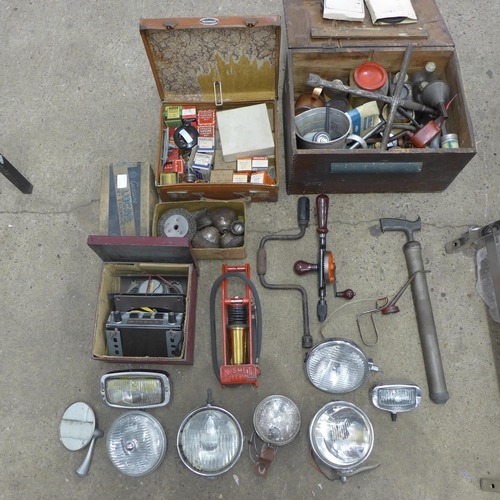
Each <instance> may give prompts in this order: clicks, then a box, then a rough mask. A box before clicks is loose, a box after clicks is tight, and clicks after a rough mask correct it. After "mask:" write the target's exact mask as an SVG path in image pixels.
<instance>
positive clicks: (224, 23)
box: [140, 16, 281, 202]
mask: <svg viewBox="0 0 500 500" xmlns="http://www.w3.org/2000/svg"><path fill="white" fill-rule="evenodd" d="M140 32H141V36H142V40H143V42H144V46H145V49H146V53H147V56H148V59H149V62H150V64H151V68H152V70H153V74H154V78H155V81H156V85H157V88H158V93H159V95H160V99H161V106H160V127H159V137H160V140H159V147H158V155H157V162H156V185H157V189H158V193H159V196H160V198H161V200H162V201H165V202H168V201H180V200H196V199H199V198H200V197H205V198H211V199H220V200H231V199H236V198H240V197H247V198H251V199H252V200H253V201H277V199H278V188H279V163H278V157H279V155H278V151H279V148H278V116H277V89H278V77H279V61H280V57H279V54H280V33H281V19H280V17H279V16H262V17H248V18H247V17H220V18H203V19H197V18H178V19H142V20H141V21H140ZM221 153H222V154H221ZM239 156H269V157H270V163H269V165H270V166H269V168H268V170H267V172H266V173H267V174H268V176H267V177H265V178H264V181H263V182H261V183H251V182H250V178H249V176H248V177H247V178H245V179H239V178H237V181H238V182H233V178H232V177H230V176H229V175H227V174H216V175H215V176H214V180H212V178H211V173H212V172H213V171H214V170H231V169H232V170H235V169H236V168H235V167H236V160H237V158H238V157H239ZM176 159H179V160H181V161H182V163H183V165H184V168H183V171H182V172H180V171H173V170H174V169H175V167H174V166H173V163H172V162H173V161H174V160H176Z"/></svg>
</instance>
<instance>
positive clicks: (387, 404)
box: [377, 387, 418, 413]
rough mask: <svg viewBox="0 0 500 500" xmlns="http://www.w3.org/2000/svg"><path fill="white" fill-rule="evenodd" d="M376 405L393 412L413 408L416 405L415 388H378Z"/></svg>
mask: <svg viewBox="0 0 500 500" xmlns="http://www.w3.org/2000/svg"><path fill="white" fill-rule="evenodd" d="M377 406H378V407H379V408H381V409H383V410H389V411H391V412H393V413H400V412H403V411H409V410H413V409H414V408H416V407H417V406H418V405H417V390H416V389H415V388H414V387H392V388H391V387H383V388H379V390H378V405H377Z"/></svg>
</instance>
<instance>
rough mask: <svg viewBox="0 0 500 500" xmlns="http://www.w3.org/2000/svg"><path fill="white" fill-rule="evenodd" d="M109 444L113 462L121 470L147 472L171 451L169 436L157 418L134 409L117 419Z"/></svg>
mask: <svg viewBox="0 0 500 500" xmlns="http://www.w3.org/2000/svg"><path fill="white" fill-rule="evenodd" d="M106 446H107V448H108V455H109V458H110V460H111V462H112V463H113V465H114V466H115V467H116V468H117V469H118V470H119V471H120V472H123V474H126V475H127V476H144V475H146V474H149V473H150V472H153V471H154V470H155V469H156V468H157V467H158V466H159V465H160V464H161V462H162V460H163V457H164V456H165V453H166V451H167V437H166V435H165V431H164V430H163V427H162V426H161V424H160V422H158V420H156V418H154V417H153V416H151V415H149V414H148V413H145V412H143V411H137V410H134V411H129V412H128V413H124V414H123V415H121V416H120V417H118V418H117V419H116V420H115V421H114V422H113V424H112V425H111V428H110V429H109V432H108V437H107V440H106Z"/></svg>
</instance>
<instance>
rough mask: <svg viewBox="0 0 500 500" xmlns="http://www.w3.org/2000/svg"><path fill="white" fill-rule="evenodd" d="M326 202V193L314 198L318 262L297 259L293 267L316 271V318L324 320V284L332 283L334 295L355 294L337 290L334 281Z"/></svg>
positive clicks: (349, 295) (300, 272)
mask: <svg viewBox="0 0 500 500" xmlns="http://www.w3.org/2000/svg"><path fill="white" fill-rule="evenodd" d="M328 203H329V198H328V196H327V195H326V194H320V195H318V196H317V198H316V212H317V215H318V229H317V232H318V235H319V253H318V263H317V264H313V263H309V262H305V261H303V260H299V261H297V262H296V263H295V264H294V266H293V269H294V271H295V272H296V273H297V274H300V275H302V274H306V273H309V272H317V273H318V295H319V300H318V308H317V312H318V320H319V321H321V322H323V321H325V319H326V317H327V315H328V304H327V303H326V285H327V283H333V288H334V293H335V297H343V298H345V299H348V300H350V299H352V298H353V297H354V296H355V295H356V294H355V293H354V292H353V291H352V290H350V289H348V290H344V291H343V292H337V282H336V281H335V261H334V258H333V253H332V252H328V251H327V250H326V235H327V233H328V227H327V224H328Z"/></svg>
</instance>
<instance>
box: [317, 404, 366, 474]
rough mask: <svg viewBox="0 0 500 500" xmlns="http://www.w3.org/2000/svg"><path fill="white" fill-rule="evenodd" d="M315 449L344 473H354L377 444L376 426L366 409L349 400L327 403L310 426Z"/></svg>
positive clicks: (325, 462) (320, 455)
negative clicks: (374, 431)
mask: <svg viewBox="0 0 500 500" xmlns="http://www.w3.org/2000/svg"><path fill="white" fill-rule="evenodd" d="M309 439H310V441H311V447H312V450H313V453H314V454H315V455H316V456H317V457H318V458H319V460H321V462H323V463H324V464H325V465H327V466H328V467H331V468H332V469H334V470H335V471H337V473H338V474H339V475H340V476H341V478H342V477H343V476H344V478H345V475H351V474H352V473H353V472H355V470H356V469H357V468H358V467H359V466H360V465H361V464H362V463H363V462H364V461H365V460H366V459H367V458H368V456H369V455H370V453H371V451H372V448H373V426H372V424H371V422H370V420H369V419H368V417H367V416H366V414H365V412H364V411H363V410H361V409H360V408H358V407H357V406H355V405H353V404H351V403H347V402H345V401H333V402H331V403H328V404H326V405H325V406H323V408H321V409H320V410H319V411H318V413H316V415H315V416H314V418H313V420H312V422H311V425H310V427H309Z"/></svg>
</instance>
